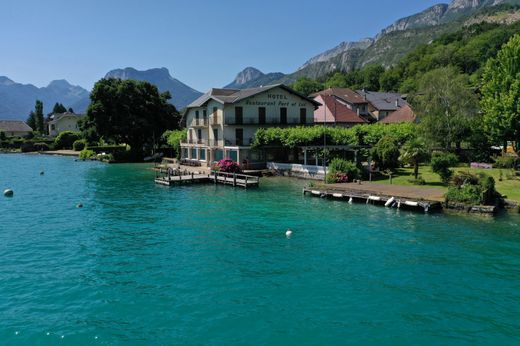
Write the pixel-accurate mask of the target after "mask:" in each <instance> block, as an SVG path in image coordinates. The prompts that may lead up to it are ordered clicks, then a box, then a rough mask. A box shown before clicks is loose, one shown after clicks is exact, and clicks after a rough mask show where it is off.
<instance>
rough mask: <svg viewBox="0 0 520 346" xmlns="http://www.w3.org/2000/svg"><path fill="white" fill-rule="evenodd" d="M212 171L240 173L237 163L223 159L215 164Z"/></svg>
mask: <svg viewBox="0 0 520 346" xmlns="http://www.w3.org/2000/svg"><path fill="white" fill-rule="evenodd" d="M213 170H214V171H220V172H227V173H240V172H241V169H240V166H239V165H238V163H236V162H235V161H233V160H231V159H223V160H220V161H219V162H217V163H216V164H215V165H214V166H213Z"/></svg>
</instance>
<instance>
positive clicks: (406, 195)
mask: <svg viewBox="0 0 520 346" xmlns="http://www.w3.org/2000/svg"><path fill="white" fill-rule="evenodd" d="M337 185H340V184H333V185H332V186H327V185H320V186H319V187H306V188H304V189H303V194H304V195H307V194H308V195H310V196H313V197H320V198H330V199H337V200H345V201H349V203H353V202H361V203H366V204H376V205H385V206H387V207H391V208H392V207H394V208H404V209H412V210H419V211H424V212H431V211H437V210H441V209H442V202H441V201H440V200H439V198H438V197H437V196H432V198H431V199H427V198H424V197H425V196H424V195H421V194H420V193H419V194H417V195H415V197H414V196H413V192H414V191H415V190H413V188H410V189H407V188H406V187H400V189H399V190H401V189H402V188H404V190H405V191H400V193H396V192H398V191H397V189H394V190H395V191H392V192H393V193H392V194H385V192H386V191H385V187H384V186H383V187H382V185H375V184H368V186H359V185H356V184H341V186H337ZM412 190H413V191H412Z"/></svg>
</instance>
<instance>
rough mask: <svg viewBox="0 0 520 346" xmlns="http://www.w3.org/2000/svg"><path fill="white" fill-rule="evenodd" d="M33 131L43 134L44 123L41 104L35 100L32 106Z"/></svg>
mask: <svg viewBox="0 0 520 346" xmlns="http://www.w3.org/2000/svg"><path fill="white" fill-rule="evenodd" d="M34 118H35V128H34V129H35V130H36V131H38V132H41V133H44V132H45V121H44V118H43V102H42V101H40V100H36V104H35V105H34Z"/></svg>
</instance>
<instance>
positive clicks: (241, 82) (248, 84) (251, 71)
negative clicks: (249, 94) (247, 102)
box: [224, 67, 285, 89]
mask: <svg viewBox="0 0 520 346" xmlns="http://www.w3.org/2000/svg"><path fill="white" fill-rule="evenodd" d="M283 76H285V75H284V74H283V73H280V72H273V73H268V74H265V73H263V72H261V71H260V70H258V69H256V68H254V67H246V68H245V69H244V70H242V71H241V72H239V73H238V74H237V76H236V78H235V79H234V80H233V82H231V83H229V84H228V85H226V86H225V87H224V88H227V89H246V88H252V87H256V86H261V85H269V84H272V83H273V82H274V81H277V80H279V79H281V78H283Z"/></svg>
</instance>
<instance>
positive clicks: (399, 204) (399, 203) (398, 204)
mask: <svg viewBox="0 0 520 346" xmlns="http://www.w3.org/2000/svg"><path fill="white" fill-rule="evenodd" d="M399 208H401V200H399V202H397V209H399Z"/></svg>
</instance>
